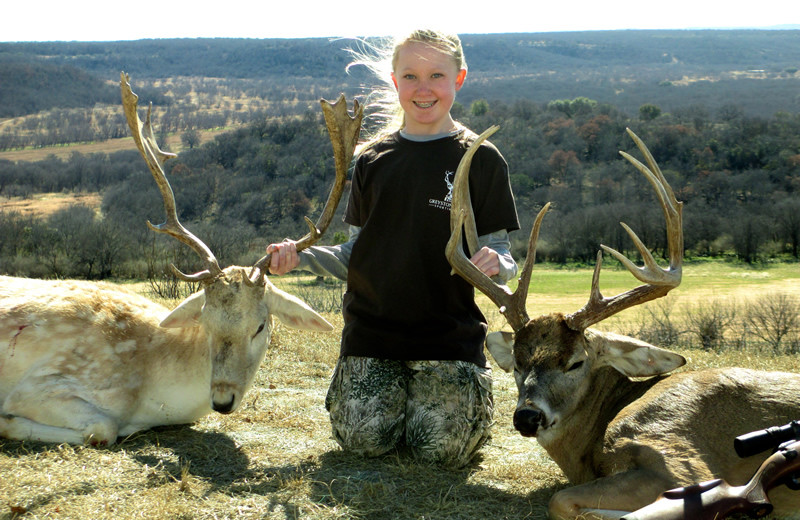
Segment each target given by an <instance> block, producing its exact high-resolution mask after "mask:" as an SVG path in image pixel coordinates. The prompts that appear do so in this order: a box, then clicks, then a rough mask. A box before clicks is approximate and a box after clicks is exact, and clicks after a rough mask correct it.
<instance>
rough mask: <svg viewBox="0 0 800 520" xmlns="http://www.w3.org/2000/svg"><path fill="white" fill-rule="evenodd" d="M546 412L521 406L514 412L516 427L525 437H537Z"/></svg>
mask: <svg viewBox="0 0 800 520" xmlns="http://www.w3.org/2000/svg"><path fill="white" fill-rule="evenodd" d="M544 419H545V417H544V413H542V412H541V411H540V410H535V409H532V408H520V409H518V410H517V411H516V412H514V428H516V430H517V431H518V432H519V433H520V434H522V436H523V437H535V436H536V433H537V432H538V430H539V426H540V425H543V424H544Z"/></svg>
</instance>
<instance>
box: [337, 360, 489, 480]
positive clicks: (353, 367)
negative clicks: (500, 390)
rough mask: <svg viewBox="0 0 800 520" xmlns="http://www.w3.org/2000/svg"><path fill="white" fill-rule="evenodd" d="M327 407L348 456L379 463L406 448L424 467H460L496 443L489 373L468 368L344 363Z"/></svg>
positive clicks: (456, 363)
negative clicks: (386, 455)
mask: <svg viewBox="0 0 800 520" xmlns="http://www.w3.org/2000/svg"><path fill="white" fill-rule="evenodd" d="M325 406H326V408H327V409H328V411H329V412H330V416H331V425H332V429H333V436H334V438H335V439H336V441H337V442H338V443H339V445H340V446H342V448H343V449H346V450H348V451H352V452H355V453H361V454H363V455H367V456H377V455H380V454H383V453H386V452H388V451H389V450H391V449H393V448H396V447H398V445H401V444H406V445H408V446H409V447H410V448H411V449H412V451H413V452H414V454H415V455H416V456H417V458H419V459H421V460H424V461H428V462H435V463H440V464H445V465H448V466H455V467H461V466H464V465H466V464H467V463H468V462H469V461H470V460H471V459H472V457H473V456H474V455H475V453H476V452H477V450H478V449H479V448H480V447H481V446H483V445H484V444H485V443H486V441H487V440H488V439H489V436H490V427H491V423H492V415H493V411H494V406H493V401H492V378H491V370H490V369H488V368H480V367H478V366H476V365H474V364H472V363H468V362H465V361H395V360H382V359H375V358H363V357H346V358H342V359H340V360H339V362H338V363H337V365H336V369H335V371H334V375H333V379H332V381H331V386H330V388H329V390H328V395H327V397H326V399H325Z"/></svg>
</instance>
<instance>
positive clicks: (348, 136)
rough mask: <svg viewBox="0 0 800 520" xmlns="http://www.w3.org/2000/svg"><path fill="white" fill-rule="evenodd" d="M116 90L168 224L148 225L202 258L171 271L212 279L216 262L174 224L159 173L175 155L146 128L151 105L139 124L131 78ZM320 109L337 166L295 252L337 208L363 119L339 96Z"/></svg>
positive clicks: (259, 265) (256, 273)
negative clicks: (200, 264)
mask: <svg viewBox="0 0 800 520" xmlns="http://www.w3.org/2000/svg"><path fill="white" fill-rule="evenodd" d="M120 86H121V89H122V106H123V107H124V109H125V117H126V118H127V120H128V125H129V126H130V127H131V132H132V133H133V139H134V141H135V142H136V146H137V147H138V148H139V152H140V153H141V154H142V157H144V160H145V162H146V163H147V166H148V167H149V168H150V171H151V172H152V174H153V178H154V179H155V180H156V183H157V184H158V188H159V190H160V191H161V195H162V197H163V199H164V209H165V210H166V213H167V220H166V222H164V223H163V224H159V225H158V226H154V225H153V224H151V223H150V222H148V223H147V225H148V226H150V228H151V229H153V230H154V231H157V232H159V233H166V234H168V235H170V236H173V237H175V238H177V239H178V240H180V241H181V242H183V243H184V244H187V245H188V246H189V247H191V248H192V249H194V250H195V251H196V252H197V254H198V255H200V257H201V258H202V259H203V261H204V264H205V266H206V269H205V270H204V271H201V272H199V273H196V274H193V275H187V274H184V273H182V272H181V271H179V270H178V269H177V268H176V267H175V266H174V265H173V266H172V269H173V270H174V271H175V273H176V274H177V275H178V277H180V278H181V279H183V280H186V281H202V280H209V279H213V278H214V277H216V276H217V275H219V273H220V272H221V271H222V270H221V269H220V267H219V263H218V262H217V259H216V258H215V257H214V254H213V253H212V252H211V250H210V249H209V248H208V246H206V245H205V244H204V243H203V242H202V241H201V240H200V239H199V238H197V237H196V236H194V235H193V234H192V233H190V232H189V231H188V230H187V229H186V228H184V227H183V226H182V225H181V223H180V222H179V221H178V215H177V212H176V209H175V195H174V194H173V192H172V188H171V187H170V185H169V181H168V180H167V177H166V175H165V173H164V169H163V166H162V164H163V162H164V161H165V160H167V159H170V158H172V157H175V154H171V153H166V152H163V151H162V150H160V149H159V147H158V144H157V143H156V140H155V136H154V134H153V129H152V126H151V124H150V111H151V108H152V106H151V107H149V108H148V110H147V118H146V121H145V123H142V121H141V119H139V114H138V99H139V97H138V96H137V95H136V94H134V93H133V91H131V86H130V77H129V76H128V75H127V74H125V73H124V72H123V73H122V74H121V80H120ZM320 103H321V105H322V111H323V114H324V116H325V123H326V125H327V127H328V134H329V135H330V138H331V143H332V144H333V152H334V161H335V164H336V180H335V182H334V184H333V187H332V188H331V191H330V194H329V195H328V200H327V201H326V202H325V207H324V208H323V210H322V214H321V215H320V217H319V219H318V221H317V224H316V225H314V223H313V222H311V220H309V219H308V217H306V222H307V223H308V227H309V233H308V234H306V235H305V236H304V237H303V238H301V239H300V240H299V241H298V243H297V250H298V251H300V250H303V249H305V248H307V247H308V246H310V245H312V244H313V243H314V242H316V241H317V240H319V238H320V237H321V236H322V234H323V233H325V230H326V229H327V228H328V225H330V223H331V220H332V219H333V215H334V213H335V212H336V207H337V206H338V205H339V200H340V199H341V197H342V193H343V192H344V186H345V183H346V181H347V169H348V167H349V165H350V161H351V160H352V158H353V152H354V150H355V147H356V144H357V143H358V136H359V132H360V130H361V120H362V118H363V115H364V109H363V107H362V106H360V104H359V102H358V101H357V100H355V101H354V102H353V113H354V116H353V117H351V116H350V115H349V114H348V112H347V101H346V100H345V97H344V94H342V95H341V96H340V97H339V99H338V100H337V101H336V102H335V103H330V102H328V101H326V100H324V99H323V100H321V101H320ZM269 262H270V255H266V256H264V257H262V258H261V259H259V260H258V261H257V262H256V263H255V264H254V265H253V268H252V270H251V271H250V275H249V278H250V280H251V281H253V282H257V281H258V280H260V279H261V278H262V277H263V275H264V273H265V270H266V266H267V265H268V264H269Z"/></svg>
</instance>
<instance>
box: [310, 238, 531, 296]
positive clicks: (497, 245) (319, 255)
mask: <svg viewBox="0 0 800 520" xmlns="http://www.w3.org/2000/svg"><path fill="white" fill-rule="evenodd" d="M360 231H361V228H359V227H357V226H350V239H349V240H348V241H347V242H345V243H343V244H339V245H336V246H311V247H309V248H308V249H305V250H303V251H301V252H300V253H299V260H300V264H299V265H298V267H297V268H298V269H303V270H306V271H310V272H312V273H314V274H316V275H317V276H333V277H335V278H338V279H340V280H347V266H348V264H349V262H350V253H351V252H352V251H353V244H355V241H356V238H357V237H358V233H359V232H360ZM478 246H479V247H488V248H489V249H493V250H494V251H496V252H497V254H498V255H499V257H500V272H499V273H498V274H497V275H495V276H493V277H492V280H494V281H495V282H497V283H500V284H504V283H506V282H507V281H508V280H510V279H511V278H513V277H514V276H516V274H517V270H518V268H517V263H516V262H515V261H514V258H513V257H512V256H511V251H510V250H511V241H510V240H509V238H508V232H507V231H506V230H504V229H503V230H500V231H496V232H494V233H490V234H488V235H482V236H479V237H478ZM443 254H444V252H443Z"/></svg>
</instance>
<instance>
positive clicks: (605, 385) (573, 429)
mask: <svg viewBox="0 0 800 520" xmlns="http://www.w3.org/2000/svg"><path fill="white" fill-rule="evenodd" d="M660 379H661V378H660V377H653V378H650V379H646V380H643V381H633V380H631V379H629V378H628V377H627V376H625V375H623V374H621V373H619V372H617V371H616V370H615V369H613V368H611V367H603V368H600V369H599V370H597V371H595V372H594V373H593V375H592V378H591V381H590V385H589V386H588V388H589V389H590V391H589V392H587V393H586V395H584V396H583V398H582V400H581V402H580V404H579V405H578V408H577V409H576V410H575V411H574V412H572V413H570V414H567V418H566V419H565V421H564V423H563V424H562V427H561V428H560V429H559V434H558V435H557V436H556V437H554V439H553V440H552V442H549V443H546V444H544V443H542V447H544V448H545V450H547V452H548V454H549V455H550V456H551V457H552V458H553V460H554V461H555V462H556V464H558V466H559V467H560V468H561V470H562V471H563V472H564V474H565V475H566V476H567V478H568V479H569V481H570V483H572V484H580V483H583V482H588V481H591V480H594V479H596V478H598V477H600V476H601V473H602V471H601V468H600V467H599V463H598V460H599V455H600V454H601V453H602V448H603V443H604V438H605V432H606V429H607V428H608V425H609V424H610V423H611V421H613V420H614V418H615V417H616V416H617V415H618V414H619V412H620V410H622V409H623V408H625V407H626V406H628V405H629V404H630V403H632V402H633V401H635V400H636V399H638V398H639V397H641V396H642V395H643V394H644V393H645V392H646V391H647V390H648V389H649V388H650V387H652V386H653V385H654V384H655V383H656V382H658V381H659V380H660Z"/></svg>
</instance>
